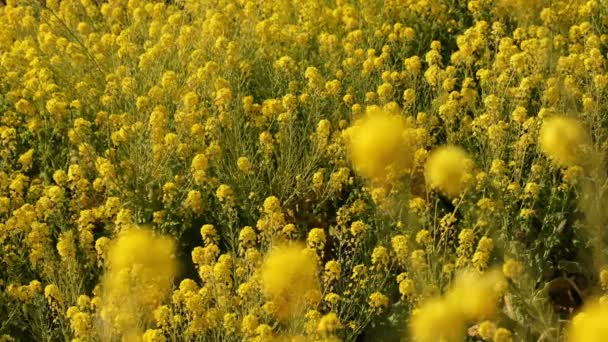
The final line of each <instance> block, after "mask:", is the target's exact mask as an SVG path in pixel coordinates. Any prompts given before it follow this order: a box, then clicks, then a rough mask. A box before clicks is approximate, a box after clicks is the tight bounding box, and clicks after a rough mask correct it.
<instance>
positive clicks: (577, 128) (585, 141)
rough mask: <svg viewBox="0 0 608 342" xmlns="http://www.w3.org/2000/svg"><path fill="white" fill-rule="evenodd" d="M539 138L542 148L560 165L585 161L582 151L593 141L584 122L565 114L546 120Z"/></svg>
mask: <svg viewBox="0 0 608 342" xmlns="http://www.w3.org/2000/svg"><path fill="white" fill-rule="evenodd" d="M538 139H539V145H540V150H541V151H542V152H543V153H544V154H546V155H547V156H548V157H549V158H551V160H553V161H554V162H556V163H557V164H558V165H560V166H573V165H576V164H580V163H583V162H584V161H585V160H584V159H583V158H582V156H583V155H584V154H582V153H581V152H583V150H584V148H585V147H586V146H588V145H589V144H590V142H591V138H590V137H589V134H588V133H587V130H586V129H585V127H584V126H583V124H582V123H581V122H580V121H578V120H576V119H573V118H569V117H565V116H555V117H551V118H549V119H547V120H545V121H544V122H543V125H542V126H541V128H540V135H539V138H538Z"/></svg>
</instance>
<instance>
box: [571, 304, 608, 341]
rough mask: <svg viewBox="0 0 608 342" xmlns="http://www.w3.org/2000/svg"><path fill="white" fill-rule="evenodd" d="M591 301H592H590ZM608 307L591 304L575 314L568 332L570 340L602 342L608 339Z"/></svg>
mask: <svg viewBox="0 0 608 342" xmlns="http://www.w3.org/2000/svg"><path fill="white" fill-rule="evenodd" d="M589 302H591V301H589ZM607 320H608V307H607V306H605V305H601V304H599V303H594V304H591V305H589V306H587V307H585V308H584V309H583V311H582V312H580V313H579V314H577V315H576V316H574V318H573V319H572V322H571V323H570V327H569V329H568V333H567V341H568V342H600V341H606V339H608V325H607V324H606V321H607Z"/></svg>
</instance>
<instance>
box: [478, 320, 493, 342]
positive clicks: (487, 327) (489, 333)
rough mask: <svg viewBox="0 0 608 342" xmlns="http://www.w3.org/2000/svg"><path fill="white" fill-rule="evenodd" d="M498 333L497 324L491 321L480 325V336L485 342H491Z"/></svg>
mask: <svg viewBox="0 0 608 342" xmlns="http://www.w3.org/2000/svg"><path fill="white" fill-rule="evenodd" d="M495 332H496V324H495V323H494V322H491V321H483V322H481V324H479V336H481V338H483V339H484V340H491V339H492V338H493V337H494V334H495Z"/></svg>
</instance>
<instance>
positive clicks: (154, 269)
mask: <svg viewBox="0 0 608 342" xmlns="http://www.w3.org/2000/svg"><path fill="white" fill-rule="evenodd" d="M106 262H107V263H106V265H107V268H108V271H107V272H106V274H104V277H103V283H102V288H103V296H102V297H103V307H102V318H103V319H104V322H105V323H106V324H109V325H110V327H109V328H114V329H116V330H117V332H118V333H119V334H121V335H131V334H139V333H141V332H142V330H143V328H144V327H145V322H147V321H148V320H151V319H152V317H151V314H150V313H151V312H152V311H153V310H154V309H155V308H156V307H157V306H158V305H159V304H160V303H161V301H162V300H163V299H164V298H165V297H166V296H167V295H168V294H169V291H170V290H171V286H172V281H173V278H174V276H175V274H176V268H177V267H176V263H175V243H174V241H173V240H172V239H170V238H166V237H158V236H155V235H154V234H153V233H152V232H151V231H148V230H143V229H138V228H132V229H129V230H124V231H122V232H121V234H120V235H119V236H118V238H117V239H116V240H114V241H113V242H112V244H111V245H110V247H109V250H108V256H107V261H106ZM148 316H150V317H148Z"/></svg>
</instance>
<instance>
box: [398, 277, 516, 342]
mask: <svg viewBox="0 0 608 342" xmlns="http://www.w3.org/2000/svg"><path fill="white" fill-rule="evenodd" d="M504 286H505V284H504V279H503V278H502V277H501V275H500V273H499V272H498V271H496V270H493V271H491V272H489V273H487V274H483V275H479V274H478V273H476V272H474V271H467V272H464V273H461V274H459V275H458V276H457V277H456V279H455V281H454V283H453V285H452V287H451V288H450V289H449V290H448V291H447V293H446V294H445V295H444V296H442V297H438V298H431V299H429V300H427V301H425V302H423V303H422V304H421V306H420V307H419V308H417V309H416V310H415V312H414V315H413V317H412V318H411V322H410V332H411V336H412V337H413V338H414V339H416V341H422V342H425V341H442V340H444V341H461V340H462V339H463V337H464V333H465V332H464V327H465V325H466V323H470V322H475V321H481V320H483V319H484V318H490V317H492V315H494V314H495V313H496V311H497V305H498V298H499V297H500V295H501V293H502V291H503V289H504Z"/></svg>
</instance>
